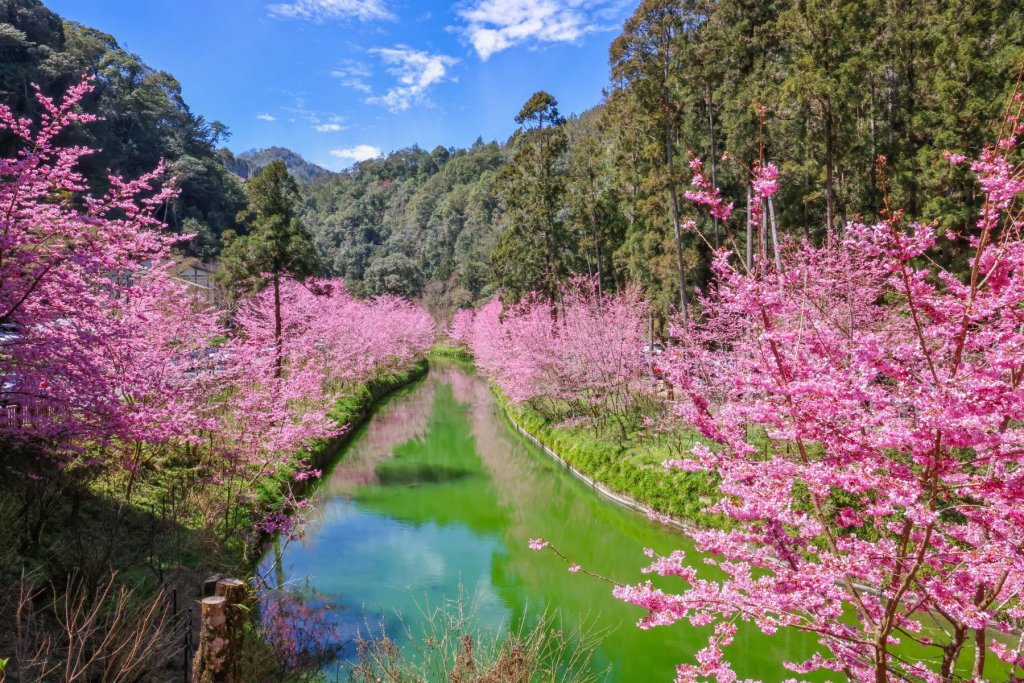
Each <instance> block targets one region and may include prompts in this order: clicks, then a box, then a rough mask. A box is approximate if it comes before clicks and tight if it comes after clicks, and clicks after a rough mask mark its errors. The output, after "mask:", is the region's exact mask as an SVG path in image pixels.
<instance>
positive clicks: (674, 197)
mask: <svg viewBox="0 0 1024 683" xmlns="http://www.w3.org/2000/svg"><path fill="white" fill-rule="evenodd" d="M664 121H665V163H666V166H667V169H666V171H667V173H668V195H669V203H670V205H671V209H672V229H673V232H674V235H675V242H676V265H677V266H678V268H679V313H680V315H681V316H682V319H683V325H684V326H685V325H686V324H687V322H688V321H689V312H688V311H687V306H686V263H685V262H684V261H683V239H682V229H681V227H680V216H679V195H678V193H677V192H676V181H675V178H673V177H672V173H673V162H674V161H675V152H674V151H673V149H672V129H671V127H670V124H669V120H668V115H666V116H665V117H664Z"/></svg>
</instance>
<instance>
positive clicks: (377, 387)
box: [246, 350, 433, 562]
mask: <svg viewBox="0 0 1024 683" xmlns="http://www.w3.org/2000/svg"><path fill="white" fill-rule="evenodd" d="M431 353H433V350H431ZM429 371H430V365H429V362H428V361H427V359H426V358H421V359H419V360H418V361H416V362H415V363H413V364H412V365H410V366H409V367H407V368H405V369H402V370H399V371H397V372H391V373H386V374H383V375H380V376H378V377H375V378H373V379H371V380H370V381H369V382H366V383H365V384H361V385H359V387H358V388H356V389H355V390H354V391H353V392H352V393H351V394H349V395H347V396H344V397H342V398H341V399H339V400H338V401H336V402H335V404H334V406H333V407H332V408H331V409H330V411H329V412H328V413H327V414H328V416H329V417H330V418H331V419H332V420H334V422H335V423H336V424H338V425H339V426H342V425H348V429H347V430H346V431H345V432H344V433H343V434H341V435H340V436H336V437H334V438H333V439H320V440H317V441H315V442H314V443H313V444H312V445H311V447H310V449H309V451H306V452H301V453H297V454H296V455H295V458H294V459H293V461H292V465H291V466H290V467H287V468H282V469H280V470H278V471H277V472H275V474H274V476H273V477H270V478H268V479H267V480H265V482H264V486H262V487H261V490H260V497H259V498H258V500H257V501H256V507H254V508H253V510H257V509H259V507H260V506H263V507H268V508H271V509H273V508H274V507H275V506H278V507H279V504H280V503H281V502H282V500H283V496H284V495H286V494H287V493H288V492H289V491H291V492H292V493H296V492H297V493H305V492H306V491H308V490H309V489H310V488H315V485H316V480H315V479H309V480H307V481H306V482H305V483H304V484H301V485H300V486H299V487H298V489H296V487H295V483H294V477H295V473H296V472H298V471H299V470H300V469H303V468H313V469H319V470H324V469H326V468H327V467H329V466H330V464H331V463H332V461H333V460H334V459H335V458H336V457H337V455H338V453H339V452H340V451H341V449H342V448H344V447H345V445H346V444H347V443H348V442H349V440H350V439H351V438H352V436H353V435H354V434H355V433H356V432H357V431H358V430H359V428H360V427H361V426H362V425H363V424H365V423H366V421H367V420H368V419H369V418H370V417H371V416H372V415H373V411H374V409H375V408H376V407H377V406H378V404H380V402H381V401H383V400H384V399H385V398H387V397H388V396H390V395H391V394H392V393H393V392H395V391H398V390H399V389H402V388H404V387H406V386H408V385H410V384H412V383H413V382H416V381H418V380H420V379H423V377H425V376H426V375H427V373H428V372H429ZM264 541H265V537H263V536H261V537H260V538H259V539H258V541H257V544H256V547H255V548H254V549H255V550H258V549H259V548H260V547H262V545H263V543H264ZM258 556H259V553H258V552H255V553H248V552H247V553H246V558H247V559H249V560H250V561H251V562H255V561H256V558H258Z"/></svg>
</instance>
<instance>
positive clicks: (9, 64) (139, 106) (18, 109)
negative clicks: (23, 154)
mask: <svg viewBox="0 0 1024 683" xmlns="http://www.w3.org/2000/svg"><path fill="white" fill-rule="evenodd" d="M85 74H89V75H92V76H93V78H94V80H93V85H94V87H93V89H92V91H91V92H89V93H87V94H86V95H85V100H84V102H83V104H85V106H86V108H87V109H88V110H89V111H90V112H92V113H94V114H96V115H98V116H99V117H100V119H99V120H97V121H95V122H93V123H92V124H91V125H90V126H87V127H75V128H72V129H69V130H67V131H65V132H64V141H65V142H73V143H75V144H83V145H87V146H89V147H91V148H92V149H94V150H96V153H95V154H92V155H90V156H89V157H87V158H85V159H83V160H82V164H83V165H82V167H81V171H82V174H83V176H84V177H85V178H86V180H87V182H88V183H89V185H90V187H91V188H92V189H93V190H94V191H97V192H102V191H104V190H106V188H107V170H108V169H109V170H112V171H114V172H115V173H118V174H120V175H123V176H125V177H129V178H135V177H138V176H140V175H142V174H143V173H147V172H149V171H150V170H152V169H153V168H155V167H156V165H157V163H158V162H160V161H161V160H163V161H164V162H165V163H166V165H167V167H168V169H169V170H170V171H171V172H172V173H173V175H174V177H175V183H176V185H177V188H178V192H177V193H176V195H175V196H174V197H173V198H170V199H169V201H168V202H167V203H166V204H165V205H164V206H163V207H161V209H160V214H159V217H160V219H161V220H162V221H164V222H165V223H167V224H168V225H169V226H171V228H172V229H173V230H174V231H175V232H177V233H179V234H196V235H198V238H197V239H194V240H192V241H190V242H189V243H187V244H185V245H182V247H183V248H184V249H186V250H188V251H190V252H192V253H194V254H196V255H200V256H212V255H214V254H216V253H217V252H218V251H219V249H220V241H219V239H220V234H221V233H222V232H223V231H224V230H227V229H232V228H235V227H237V226H236V223H235V215H236V214H237V213H238V212H239V211H240V210H242V209H243V208H245V195H244V193H243V192H242V187H241V183H239V182H238V180H237V178H235V177H234V176H233V175H232V174H231V173H230V172H228V170H227V169H226V168H225V166H224V164H223V163H222V161H221V159H220V158H219V157H218V154H217V146H218V145H219V144H222V143H224V142H225V141H226V140H227V138H228V131H227V128H226V127H225V126H224V124H222V123H220V122H219V121H207V120H206V119H205V118H203V117H202V116H201V115H198V114H195V113H194V112H192V111H191V110H190V109H189V107H188V105H187V104H186V103H185V100H184V99H183V97H182V94H181V85H180V84H179V83H178V81H177V80H176V79H175V78H174V76H172V75H171V74H169V73H166V72H164V71H157V70H155V69H153V68H151V67H149V66H147V65H146V64H145V63H144V62H143V61H142V60H141V59H140V58H139V57H138V56H137V55H134V54H132V53H130V52H128V51H126V50H124V49H123V48H122V47H120V46H119V45H118V43H117V41H116V40H115V39H114V38H113V37H112V36H110V35H107V34H105V33H101V32H100V31H97V30H95V29H91V28H88V27H86V26H82V25H81V24H77V23H74V22H66V21H63V20H62V19H61V18H60V17H59V16H57V15H56V14H55V13H53V12H52V11H50V10H49V9H47V8H46V7H44V6H43V4H42V3H41V2H40V1H39V0H0V101H2V102H4V103H5V104H7V105H8V106H9V107H11V110H12V111H13V112H14V113H15V115H17V116H28V117H33V118H34V117H37V116H38V115H39V113H40V112H41V109H40V107H39V105H38V103H37V101H36V99H35V95H34V92H33V87H32V86H33V84H36V85H38V86H40V88H41V89H42V92H43V94H45V95H48V96H51V97H55V96H58V95H60V94H62V93H63V92H64V91H65V90H66V89H67V88H69V87H71V86H73V85H74V84H76V83H78V82H80V81H81V79H82V76H83V75H85ZM19 144H20V142H19V141H18V140H17V139H16V138H14V137H12V136H10V135H7V134H3V135H0V151H2V152H3V153H5V154H8V155H9V154H12V153H13V152H15V151H16V150H17V149H18V146H19Z"/></svg>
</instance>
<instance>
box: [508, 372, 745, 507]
mask: <svg viewBox="0 0 1024 683" xmlns="http://www.w3.org/2000/svg"><path fill="white" fill-rule="evenodd" d="M492 390H493V392H494V394H495V397H496V399H497V401H498V403H499V405H500V406H501V407H502V409H503V410H504V411H505V412H506V414H507V415H508V416H509V417H510V418H511V419H512V420H513V421H514V422H515V423H516V424H518V425H519V426H520V427H522V428H523V429H524V430H525V431H526V432H528V433H529V434H530V435H531V436H533V437H534V438H535V439H537V441H539V442H540V443H541V444H543V445H544V446H546V447H547V448H549V449H551V450H552V451H554V453H556V454H557V455H558V456H559V457H561V458H562V460H564V461H565V462H567V463H568V464H569V465H571V466H572V467H573V468H575V469H576V470H578V471H579V472H580V473H581V474H583V475H584V476H586V477H587V478H589V479H593V480H594V481H596V482H598V483H600V484H602V485H604V486H605V487H607V488H609V489H610V490H612V491H614V492H615V493H616V494H618V495H621V496H624V497H627V498H630V499H632V500H633V501H634V502H636V503H638V504H639V505H640V506H642V507H644V508H647V509H649V510H653V511H654V512H657V513H660V514H664V515H669V516H670V517H672V518H673V519H675V520H677V521H679V522H681V523H683V524H692V525H696V526H713V527H722V526H724V525H725V524H727V522H726V520H724V519H723V518H722V517H720V516H718V515H711V514H707V513H706V512H704V510H705V509H706V508H707V507H708V505H710V504H711V503H713V502H714V501H715V500H717V499H718V497H719V495H720V494H719V490H718V480H717V478H716V477H715V476H714V475H710V474H705V473H701V472H682V471H680V470H668V469H666V468H665V467H663V466H662V463H663V462H664V461H665V460H668V459H670V458H677V457H679V455H680V454H681V453H688V452H689V450H690V449H691V448H692V447H693V445H694V443H695V442H696V440H697V439H698V438H699V437H698V435H697V434H696V433H695V432H693V431H691V430H684V429H677V430H674V431H671V432H656V433H655V432H651V431H649V430H639V429H633V430H629V431H627V432H626V435H625V439H623V438H622V433H621V431H619V430H617V429H608V428H605V429H600V428H598V429H595V428H593V427H590V426H586V425H573V424H571V423H569V422H566V421H563V420H559V419H558V418H557V417H556V418H552V417H549V416H548V415H547V414H546V413H545V412H544V411H541V410H539V409H537V408H536V407H535V406H533V405H531V404H530V403H529V402H525V403H518V404H516V403H512V402H510V401H509V400H508V399H507V398H506V397H505V396H504V394H502V392H501V390H500V389H499V388H498V387H496V386H494V385H493V384H492Z"/></svg>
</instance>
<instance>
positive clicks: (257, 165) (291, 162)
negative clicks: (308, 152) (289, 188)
mask: <svg viewBox="0 0 1024 683" xmlns="http://www.w3.org/2000/svg"><path fill="white" fill-rule="evenodd" d="M272 161H283V162H284V165H285V166H287V167H288V172H289V173H291V174H292V176H293V177H294V178H295V179H296V180H298V181H300V182H303V183H308V182H309V181H311V180H314V179H316V178H320V177H321V176H325V175H331V172H330V171H328V170H327V169H326V168H323V167H321V166H317V165H316V164H314V163H311V162H309V161H306V160H305V159H303V158H302V157H301V156H300V155H299V154H298V153H296V152H293V151H292V150H290V149H287V148H286V147H267V148H266V149H250V150H249V151H248V152H242V153H241V154H238V155H237V156H236V155H231V156H229V157H227V158H225V159H224V165H225V166H226V167H227V169H228V170H229V171H231V172H232V173H234V174H235V175H236V176H238V177H239V178H241V179H242V180H248V179H249V178H251V177H253V176H254V175H256V174H257V173H259V172H260V170H261V169H262V168H263V167H265V166H267V165H268V164H269V163H270V162H272Z"/></svg>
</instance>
